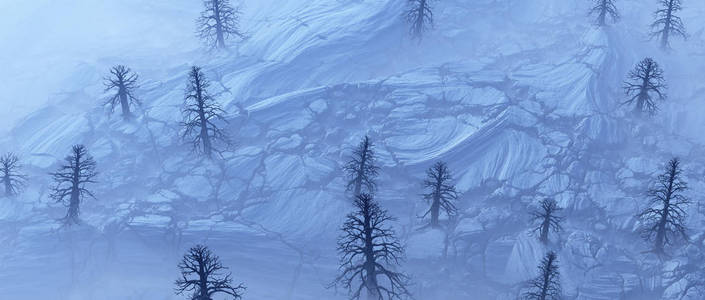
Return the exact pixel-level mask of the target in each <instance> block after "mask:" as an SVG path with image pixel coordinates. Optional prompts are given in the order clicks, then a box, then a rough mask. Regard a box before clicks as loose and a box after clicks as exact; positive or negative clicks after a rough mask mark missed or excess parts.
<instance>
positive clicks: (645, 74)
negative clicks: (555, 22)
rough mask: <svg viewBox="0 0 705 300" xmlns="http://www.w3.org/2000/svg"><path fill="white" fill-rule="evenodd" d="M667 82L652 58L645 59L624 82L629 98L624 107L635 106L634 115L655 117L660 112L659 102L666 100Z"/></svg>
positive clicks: (625, 91)
mask: <svg viewBox="0 0 705 300" xmlns="http://www.w3.org/2000/svg"><path fill="white" fill-rule="evenodd" d="M666 88H667V86H666V80H665V79H664V78H663V70H661V67H659V65H658V64H657V63H656V62H655V61H654V60H653V59H651V58H650V57H647V58H645V59H644V60H642V61H641V62H639V64H637V65H636V67H635V68H634V70H632V71H631V72H629V76H628V80H627V81H625V82H624V94H626V95H627V97H629V99H627V100H626V101H624V102H622V105H632V104H634V113H635V114H637V115H641V114H642V113H648V114H649V115H654V114H656V112H657V111H658V103H657V102H656V101H657V100H659V101H663V100H665V99H666V92H665V90H666Z"/></svg>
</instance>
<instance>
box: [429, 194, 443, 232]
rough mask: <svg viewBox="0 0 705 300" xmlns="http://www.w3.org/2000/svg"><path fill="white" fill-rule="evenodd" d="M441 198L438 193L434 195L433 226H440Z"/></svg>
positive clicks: (432, 207) (432, 206) (432, 205)
mask: <svg viewBox="0 0 705 300" xmlns="http://www.w3.org/2000/svg"><path fill="white" fill-rule="evenodd" d="M440 208H441V199H440V197H439V196H438V193H436V195H433V203H431V227H433V228H438V224H439V222H438V215H439V214H440Z"/></svg>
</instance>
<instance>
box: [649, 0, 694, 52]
mask: <svg viewBox="0 0 705 300" xmlns="http://www.w3.org/2000/svg"><path fill="white" fill-rule="evenodd" d="M659 4H661V8H659V9H658V10H657V11H656V13H654V15H655V16H656V20H655V21H654V22H653V23H651V37H652V38H656V39H658V40H659V41H660V42H661V48H662V49H668V48H669V47H670V42H669V40H670V38H671V36H672V35H678V36H681V37H682V38H684V39H685V38H687V34H686V33H685V26H683V21H682V20H681V18H680V17H679V16H677V15H676V13H677V12H678V11H680V10H681V9H682V7H681V0H659Z"/></svg>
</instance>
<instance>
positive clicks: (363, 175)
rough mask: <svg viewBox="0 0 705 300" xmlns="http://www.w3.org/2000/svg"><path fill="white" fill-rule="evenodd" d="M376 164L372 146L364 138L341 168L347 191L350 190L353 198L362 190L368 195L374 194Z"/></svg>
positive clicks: (377, 169) (368, 139)
mask: <svg viewBox="0 0 705 300" xmlns="http://www.w3.org/2000/svg"><path fill="white" fill-rule="evenodd" d="M376 162H377V156H376V155H375V151H374V145H373V144H372V141H370V137H369V136H365V137H364V138H363V139H362V141H361V142H360V144H359V145H358V146H357V148H356V149H355V150H353V153H352V157H351V158H350V160H349V161H348V162H347V163H346V164H345V166H344V167H343V170H344V171H345V173H346V175H347V177H348V183H347V190H348V191H350V190H352V191H353V193H354V196H355V197H358V196H359V195H360V194H361V193H362V192H363V189H364V192H365V193H368V194H373V193H374V192H375V189H376V184H375V179H376V178H377V175H378V173H379V167H377V165H376Z"/></svg>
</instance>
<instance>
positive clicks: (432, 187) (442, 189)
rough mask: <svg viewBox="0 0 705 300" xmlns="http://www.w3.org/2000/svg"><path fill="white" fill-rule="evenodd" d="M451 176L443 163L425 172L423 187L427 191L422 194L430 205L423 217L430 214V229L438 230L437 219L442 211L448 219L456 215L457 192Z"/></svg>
mask: <svg viewBox="0 0 705 300" xmlns="http://www.w3.org/2000/svg"><path fill="white" fill-rule="evenodd" d="M452 181H453V176H452V175H451V173H450V170H448V165H447V164H446V163H444V162H441V161H439V162H437V163H435V164H434V165H433V166H432V167H430V168H429V169H428V170H426V180H424V182H423V185H424V187H425V188H426V189H427V190H428V193H426V194H424V195H423V196H424V199H426V201H428V202H429V203H430V204H431V207H430V208H429V209H428V210H427V211H426V213H425V214H424V217H426V216H428V215H429V214H431V227H433V228H438V227H439V222H438V217H439V215H440V212H441V210H443V211H444V212H445V213H446V214H447V215H448V216H449V217H450V216H453V215H454V214H455V213H457V211H458V209H457V208H456V207H455V203H454V202H455V201H456V200H457V199H458V192H457V191H456V190H455V185H453V183H452Z"/></svg>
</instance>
